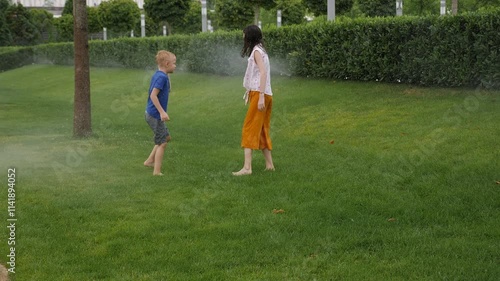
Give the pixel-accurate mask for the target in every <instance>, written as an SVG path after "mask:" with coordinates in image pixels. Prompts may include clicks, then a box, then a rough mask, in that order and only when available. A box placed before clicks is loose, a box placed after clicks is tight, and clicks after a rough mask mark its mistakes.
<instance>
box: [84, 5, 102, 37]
mask: <svg viewBox="0 0 500 281" xmlns="http://www.w3.org/2000/svg"><path fill="white" fill-rule="evenodd" d="M87 24H88V32H89V33H97V32H100V31H102V28H103V26H102V25H101V23H100V22H99V8H97V7H87Z"/></svg>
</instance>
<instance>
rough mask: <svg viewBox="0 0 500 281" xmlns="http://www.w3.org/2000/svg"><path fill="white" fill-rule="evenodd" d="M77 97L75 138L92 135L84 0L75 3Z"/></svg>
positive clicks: (74, 123)
mask: <svg viewBox="0 0 500 281" xmlns="http://www.w3.org/2000/svg"><path fill="white" fill-rule="evenodd" d="M74 11H75V17H74V20H75V21H74V24H73V26H74V38H75V42H74V50H75V97H74V101H75V103H74V115H73V136H74V137H77V138H81V137H88V136H90V135H91V134H92V125H91V110H90V66H89V65H90V63H89V43H88V23H87V6H86V2H85V1H83V0H80V1H78V0H77V1H75V3H74Z"/></svg>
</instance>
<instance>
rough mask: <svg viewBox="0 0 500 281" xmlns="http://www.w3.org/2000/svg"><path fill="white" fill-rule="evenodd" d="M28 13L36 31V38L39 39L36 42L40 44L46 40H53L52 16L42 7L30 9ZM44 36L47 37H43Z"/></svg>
mask: <svg viewBox="0 0 500 281" xmlns="http://www.w3.org/2000/svg"><path fill="white" fill-rule="evenodd" d="M29 13H30V14H31V21H32V23H33V25H34V26H35V27H36V32H37V33H38V35H37V38H39V40H38V41H37V42H36V43H38V44H41V43H44V42H46V41H49V42H50V41H53V40H54V39H55V26H54V16H53V15H52V14H51V13H50V12H48V11H46V10H42V9H30V10H29ZM44 36H45V37H47V38H44Z"/></svg>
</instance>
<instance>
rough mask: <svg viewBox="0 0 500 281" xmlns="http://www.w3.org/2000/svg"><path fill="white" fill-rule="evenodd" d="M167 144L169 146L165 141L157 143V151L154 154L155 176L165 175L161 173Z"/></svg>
mask: <svg viewBox="0 0 500 281" xmlns="http://www.w3.org/2000/svg"><path fill="white" fill-rule="evenodd" d="M166 146H167V143H166V142H164V143H162V144H160V145H155V147H156V151H155V155H154V170H153V175H155V176H161V175H163V174H162V173H161V164H162V161H163V154H164V153H165V147H166Z"/></svg>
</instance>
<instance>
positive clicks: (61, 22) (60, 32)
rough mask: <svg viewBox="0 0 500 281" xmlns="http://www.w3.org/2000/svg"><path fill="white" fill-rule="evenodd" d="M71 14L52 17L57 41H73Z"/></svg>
mask: <svg viewBox="0 0 500 281" xmlns="http://www.w3.org/2000/svg"><path fill="white" fill-rule="evenodd" d="M73 22H74V19H73V15H64V16H62V17H59V18H55V19H54V26H55V27H56V31H57V32H56V33H57V38H56V41H58V42H68V41H73V32H74V30H73Z"/></svg>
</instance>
